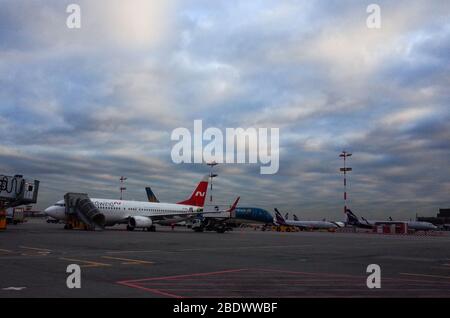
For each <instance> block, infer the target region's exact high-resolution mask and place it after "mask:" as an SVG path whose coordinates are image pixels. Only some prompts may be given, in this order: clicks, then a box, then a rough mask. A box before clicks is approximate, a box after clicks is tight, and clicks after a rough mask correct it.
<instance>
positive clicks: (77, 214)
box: [64, 192, 105, 230]
mask: <svg viewBox="0 0 450 318" xmlns="http://www.w3.org/2000/svg"><path fill="white" fill-rule="evenodd" d="M64 202H65V206H66V215H67V223H66V229H74V228H83V229H86V230H95V229H103V228H104V227H105V216H104V215H103V213H101V212H100V210H99V209H98V208H97V207H96V206H95V205H94V203H93V202H92V201H91V199H90V198H89V196H88V195H87V194H86V193H71V192H69V193H66V194H65V195H64Z"/></svg>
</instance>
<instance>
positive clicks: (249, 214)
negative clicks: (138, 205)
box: [145, 187, 273, 230]
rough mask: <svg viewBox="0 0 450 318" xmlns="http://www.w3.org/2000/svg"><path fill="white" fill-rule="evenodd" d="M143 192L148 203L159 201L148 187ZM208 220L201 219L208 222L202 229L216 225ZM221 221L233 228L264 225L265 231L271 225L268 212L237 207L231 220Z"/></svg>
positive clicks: (270, 217)
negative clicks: (246, 225) (243, 225)
mask: <svg viewBox="0 0 450 318" xmlns="http://www.w3.org/2000/svg"><path fill="white" fill-rule="evenodd" d="M145 191H146V192H147V198H148V202H159V200H158V199H157V197H156V195H155V194H154V193H153V191H152V189H151V188H150V187H146V188H145ZM209 218H210V216H206V217H205V216H204V217H203V218H202V221H203V222H204V221H208V222H207V224H206V223H205V224H203V228H204V229H209V228H210V229H213V228H215V227H216V226H217V225H218V223H217V222H209V221H211V220H210V219H209ZM212 218H214V219H216V220H215V221H219V220H218V219H219V218H218V217H217V215H216V216H212ZM221 219H222V220H220V221H224V222H226V223H227V224H228V225H235V226H237V225H240V224H264V228H263V230H265V227H266V226H268V225H272V224H273V216H272V214H270V213H269V212H268V211H266V210H264V209H261V208H254V207H237V208H236V209H235V211H234V216H232V217H231V218H224V217H222V218H221ZM197 222H198V221H197ZM172 224H173V223H172ZM213 224H214V225H213ZM167 225H169V224H167ZM170 225H171V224H170Z"/></svg>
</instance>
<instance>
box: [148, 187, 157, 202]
mask: <svg viewBox="0 0 450 318" xmlns="http://www.w3.org/2000/svg"><path fill="white" fill-rule="evenodd" d="M145 191H146V192H147V198H148V202H159V200H158V199H157V198H156V195H155V194H154V193H153V191H152V189H151V188H150V187H146V188H145Z"/></svg>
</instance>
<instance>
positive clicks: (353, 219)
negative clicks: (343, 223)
mask: <svg viewBox="0 0 450 318" xmlns="http://www.w3.org/2000/svg"><path fill="white" fill-rule="evenodd" d="M346 214H347V224H348V225H351V226H356V227H360V228H365V229H373V228H374V227H376V226H377V225H381V224H398V223H406V224H407V226H408V228H409V229H411V230H415V231H435V230H437V229H438V228H437V226H435V225H433V224H431V223H429V222H422V221H394V220H393V219H392V218H391V217H389V220H388V221H375V220H366V219H365V218H364V217H361V220H360V218H359V217H357V216H356V215H355V214H354V213H353V212H352V211H351V210H350V209H347V211H346Z"/></svg>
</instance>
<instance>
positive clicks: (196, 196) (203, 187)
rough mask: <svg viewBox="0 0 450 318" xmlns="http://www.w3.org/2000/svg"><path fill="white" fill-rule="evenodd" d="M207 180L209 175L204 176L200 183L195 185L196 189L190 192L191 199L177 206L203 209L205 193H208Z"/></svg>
mask: <svg viewBox="0 0 450 318" xmlns="http://www.w3.org/2000/svg"><path fill="white" fill-rule="evenodd" d="M208 180H209V175H206V176H204V177H203V179H202V181H200V183H199V184H198V185H197V188H195V190H194V192H192V194H191V197H190V198H189V199H187V200H184V201H181V202H178V203H177V204H183V205H193V206H199V207H203V206H204V205H205V199H206V192H207V191H208Z"/></svg>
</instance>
